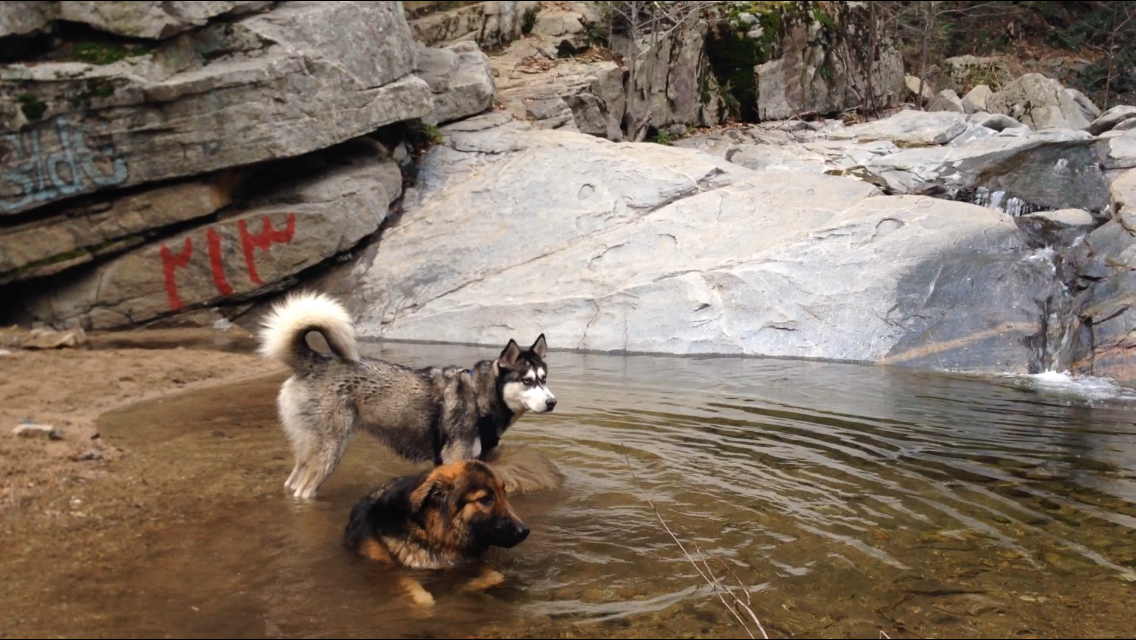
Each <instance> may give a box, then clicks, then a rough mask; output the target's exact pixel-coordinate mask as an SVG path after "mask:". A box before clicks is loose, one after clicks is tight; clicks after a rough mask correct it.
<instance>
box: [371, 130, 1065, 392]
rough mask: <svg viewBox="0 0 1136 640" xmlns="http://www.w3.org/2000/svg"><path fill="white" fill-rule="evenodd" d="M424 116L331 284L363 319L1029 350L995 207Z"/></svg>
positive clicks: (1005, 366)
mask: <svg viewBox="0 0 1136 640" xmlns="http://www.w3.org/2000/svg"><path fill="white" fill-rule="evenodd" d="M444 132H445V134H446V142H445V144H443V145H442V146H440V147H436V148H434V149H432V150H431V151H430V152H429V153H428V154H427V156H426V157H425V158H424V163H423V165H422V173H421V176H422V182H421V185H420V187H419V188H418V189H416V190H415V192H413V193H412V194H409V195H408V197H407V199H406V200H405V202H404V206H406V215H405V217H404V218H403V223H402V224H400V225H399V226H397V227H394V228H392V229H390V230H389V232H388V233H386V234H384V237H383V241H382V249H381V251H380V252H379V253H378V255H377V256H376V257H375V261H374V263H373V264H372V265H371V267H370V268H369V269H368V270H367V271H366V273H365V274H364V275H363V277H362V278H360V280H359V282H358V285H357V287H356V289H355V290H354V292H353V293H352V304H353V305H354V308H355V312H356V315H357V317H358V318H359V319H360V323H361V324H360V331H361V333H362V334H363V335H366V336H372V337H383V338H391V339H409V340H442V341H452V342H466V343H475V344H495V343H496V342H499V341H500V340H502V339H505V340H507V339H508V335H512V334H514V333H518V332H519V333H526V332H532V331H537V332H540V331H544V332H545V333H546V334H547V335H549V336H558V337H557V338H556V341H557V343H558V344H560V345H562V346H561V347H560V348H581V349H590V350H597V351H633V352H654V353H675V354H689V353H719V354H749V355H771V356H800V357H815V358H833V359H841V360H856V361H868V362H880V363H883V362H887V363H894V364H897V365H910V366H919V367H931V368H959V369H965V370H991V371H992V370H1017V371H1026V370H1029V369H1030V368H1031V367H1034V366H1036V362H1035V360H1036V355H1035V354H1036V350H1035V349H1034V348H1033V347H1032V346H1030V345H1031V344H1032V343H1031V342H1030V338H1031V336H1035V335H1037V334H1039V333H1043V332H1044V327H1043V325H1042V322H1041V320H1040V314H1039V310H1038V309H1039V305H1041V306H1044V304H1045V299H1046V298H1047V296H1049V295H1051V288H1052V286H1053V283H1054V280H1053V274H1052V265H1051V264H1050V263H1048V262H1046V261H1044V260H1034V259H1032V256H1033V255H1034V250H1033V249H1032V248H1031V246H1030V243H1029V240H1028V238H1027V236H1026V235H1025V234H1023V233H1022V232H1021V231H1020V230H1019V229H1018V228H1017V226H1016V225H1015V223H1014V221H1013V219H1011V218H1010V217H1009V216H1007V215H1006V214H1004V213H1000V212H996V211H993V210H991V209H987V208H982V207H978V206H975V205H970V204H965V203H958V202H949V201H944V200H939V199H934V198H927V197H921V196H903V197H886V196H883V195H882V194H880V192H879V191H878V189H876V188H875V187H874V186H872V185H871V184H869V183H867V182H865V181H862V180H859V179H856V178H852V177H835V176H827V175H824V174H823V173H822V172H819V171H818V172H815V173H808V172H787V171H785V170H783V169H780V168H777V167H773V166H770V167H765V168H762V169H759V170H749V169H746V168H744V167H742V166H740V165H737V164H734V163H730V162H727V161H725V159H723V158H718V157H715V156H712V155H709V154H706V153H703V152H699V151H695V150H691V149H676V148H672V147H666V146H661V145H650V144H640V145H616V144H612V143H610V142H606V141H603V140H599V139H597V138H594V137H590V136H586V135H582V134H578V133H570V132H561V131H534V130H532V129H530V128H529V127H527V126H523V125H520V124H518V123H515V122H511V121H509V120H508V119H507V118H503V117H501V116H495V117H480V118H476V119H472V120H467V121H463V122H461V123H458V124H456V125H453V126H451V127H446V128H444ZM547 175H556V176H558V179H557V180H556V181H555V182H554V183H550V182H548V181H547V180H546V178H545V176H547ZM790 176H791V179H789V178H790ZM486 180H489V181H491V182H492V183H493V184H495V185H498V186H497V188H495V189H493V190H485V189H484V188H483V187H482V186H481V185H483V184H484V181H486ZM457 203H461V206H457ZM427 221H428V223H427ZM475 239H477V244H478V246H479V247H480V248H481V250H479V251H477V252H475V253H470V252H465V253H463V254H462V255H463V256H464V257H463V258H462V259H460V260H454V259H451V256H453V255H457V254H458V253H459V252H460V250H461V248H462V247H468V246H472V245H471V244H470V243H473V242H474V240H475ZM486 243H488V245H487V244H486ZM1039 301H1040V302H1039Z"/></svg>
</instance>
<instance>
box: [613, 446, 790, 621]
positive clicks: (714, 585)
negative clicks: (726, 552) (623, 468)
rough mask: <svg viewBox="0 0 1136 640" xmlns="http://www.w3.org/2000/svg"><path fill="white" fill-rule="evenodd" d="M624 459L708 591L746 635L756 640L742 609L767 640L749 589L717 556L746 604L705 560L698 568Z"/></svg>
mask: <svg viewBox="0 0 1136 640" xmlns="http://www.w3.org/2000/svg"><path fill="white" fill-rule="evenodd" d="M624 458H625V459H626V460H627V468H628V469H630V470H631V478H632V480H634V481H635V486H636V487H638V489H639V493H640V494H642V495H643V499H644V500H646V501H647V504H649V505H650V506H651V510H652V511H654V512H655V517H656V518H658V519H659V523H660V524H662V525H663V529H666V532H667V533H668V534H670V536H671V539H672V540H674V541H675V544H677V545H678V548H679V549H681V550H682V554H683V555H684V556H686V559H687V560H689V561H690V564H691V565H692V566H693V567H694V570H695V571H697V572H698V575H700V576H702V579H703V580H705V581H706V584H708V585H710V589H711V590H712V591H714V593H715V595H717V596H718V599H719V600H721V601H722V605H723V606H725V607H726V609H728V610H729V611H730V613H732V614H733V615H734V618H735V619H736V620H737V621H738V624H740V625H742V628H743V629H745V631H746V633H747V634H749V637H751V638H757V636H755V635H753V631H751V630H750V628H749V625H748V624H746V622H745V619H744V618H742V616H741V613H740V611H739V610H741V609H744V610H745V612H746V613H748V614H749V616H750V617H751V618H752V619H753V621H754V622H755V623H756V624H757V628H758V630H759V631H761V637H762V638H765V639H766V640H769V635H768V634H766V633H765V627H763V626H762V624H761V621H760V620H758V618H757V614H755V613H754V612H753V609H751V608H750V607H749V604H748V603H747V602H748V601H749V597H750V596H749V589H747V588H746V587H745V584H743V583H742V581H741V580H740V579H738V577H737V574H734V572H733V570H731V569H730V568H729V566H728V565H726V563H725V562H723V561H722V560H721V559H720V558H717V556H714V555H713V554H710V555H711V557H714V558H715V559H717V560H718V561H719V562H721V563H722V565H723V566H725V567H726V570H727V571H729V572H730V573H731V574H734V579H736V580H737V581H738V585H739V586H741V589H742V591H743V592H744V593H745V594H746V600H747V602H742V601H741V599H740V598H738V597H737V596H736V595H734V592H733V591H732V590H730V588H729V587H726V586H725V585H723V584H722V583H721V582H719V581H718V577H717V576H715V575H714V572H713V570H711V569H710V564H709V563H708V562H707V561H706V559H705V558H702V567H705V571H703V568H702V567H699V566H698V562H697V561H696V560H695V559H694V558H693V557H692V556H691V555H690V552H688V551H687V550H686V546H685V545H684V544H683V543H682V540H679V538H678V536H677V535H675V532H674V531H672V530H671V528H670V526H668V525H667V521H666V520H664V519H663V514H661V513H659V509H658V508H657V507H656V506H655V503H654V502H652V501H651V498H650V497H648V496H647V492H646V491H644V490H643V486H642V485H640V484H639V478H638V477H637V476H636V475H635V469H634V467H632V466H631V458H630V457H629V456H627V454H624ZM694 548H695V550H696V551H698V555H699V557H700V558H701V557H702V550H701V549H700V548H698V545H695V546H694ZM723 591H725V592H726V593H728V594H730V597H731V598H733V599H734V606H730V603H729V602H726V597H725V596H724V595H722V592H723Z"/></svg>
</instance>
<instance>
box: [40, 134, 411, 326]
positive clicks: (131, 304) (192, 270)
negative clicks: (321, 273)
mask: <svg viewBox="0 0 1136 640" xmlns="http://www.w3.org/2000/svg"><path fill="white" fill-rule="evenodd" d="M388 164H389V163H388V162H387V161H386V160H385V159H381V158H378V157H373V158H372V159H370V160H359V161H356V162H353V163H351V164H349V165H346V166H343V167H338V168H334V169H330V170H328V171H327V172H325V173H323V174H318V175H315V176H311V177H309V178H307V179H304V180H301V181H299V182H298V183H296V184H294V185H292V186H289V187H287V188H285V189H284V190H282V191H278V192H276V193H274V194H273V197H272V198H271V199H270V200H271V202H270V203H266V204H264V205H262V206H257V207H254V208H252V209H250V210H246V211H243V212H239V213H238V214H237V215H233V216H231V217H225V218H223V219H222V220H219V221H217V222H213V223H210V224H207V225H204V226H200V227H197V228H195V229H193V230H191V231H188V232H183V233H179V234H175V235H172V236H170V237H167V238H165V239H163V240H161V241H159V242H154V243H153V244H149V245H146V246H144V247H142V248H140V249H136V250H134V251H131V252H129V253H126V254H124V255H122V256H121V257H118V258H115V259H113V260H111V261H109V262H107V263H104V264H102V265H100V266H99V267H98V268H96V269H93V270H90V271H88V272H85V273H84V274H82V275H80V276H79V277H77V278H74V279H71V280H70V281H69V282H66V283H63V284H61V285H59V286H57V287H55V288H52V289H48V290H46V291H43V292H42V293H40V294H38V295H33V296H32V297H31V298H30V299H29V300H28V301H27V302H26V306H27V308H28V310H29V314H30V315H31V319H32V320H39V321H44V322H47V323H49V324H52V325H55V326H76V325H78V326H82V327H84V328H88V329H115V328H121V327H128V326H132V325H137V324H140V323H145V322H147V321H150V320H154V319H157V318H163V317H167V316H172V315H177V314H182V313H186V312H189V311H192V310H194V309H199V308H202V307H206V306H212V305H216V304H222V303H232V302H237V301H241V300H246V299H248V298H250V297H252V296H254V295H260V294H263V293H267V292H272V291H278V290H280V289H282V288H286V287H287V286H290V285H292V284H294V283H295V278H294V277H295V276H296V275H297V274H299V273H301V272H303V271H304V270H305V269H308V268H310V267H313V266H315V265H317V264H319V263H321V262H323V261H325V260H327V259H329V258H331V257H333V256H335V255H338V254H339V253H342V252H344V251H346V250H348V249H350V248H352V247H354V246H355V245H356V244H358V243H359V241H360V240H362V239H363V238H366V237H368V236H370V235H371V234H373V233H374V232H375V231H376V230H378V227H379V224H380V223H381V222H382V221H383V220H384V219H385V217H386V214H387V210H388V205H389V203H390V201H391V200H392V199H393V197H394V195H391V194H388V193H387V188H386V187H384V182H385V181H384V180H381V179H379V176H380V175H382V174H383V172H384V167H386V166H387V165H388Z"/></svg>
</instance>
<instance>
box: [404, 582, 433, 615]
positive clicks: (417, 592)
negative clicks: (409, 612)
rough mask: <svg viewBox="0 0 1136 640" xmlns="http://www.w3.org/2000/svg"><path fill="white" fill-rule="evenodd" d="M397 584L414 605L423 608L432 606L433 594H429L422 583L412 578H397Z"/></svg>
mask: <svg viewBox="0 0 1136 640" xmlns="http://www.w3.org/2000/svg"><path fill="white" fill-rule="evenodd" d="M399 586H400V587H402V592H403V593H405V594H406V595H407V596H408V597H409V598H410V601H411V602H413V603H414V605H415V606H417V607H421V608H424V609H426V608H430V607H433V606H434V596H432V595H430V592H429V591H427V590H426V587H423V586H422V583H420V582H418V581H417V580H415V579H414V578H409V577H402V578H399Z"/></svg>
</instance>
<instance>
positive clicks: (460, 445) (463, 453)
mask: <svg viewBox="0 0 1136 640" xmlns="http://www.w3.org/2000/svg"><path fill="white" fill-rule="evenodd" d="M480 455H481V438H480V437H478V436H474V437H473V439H472V441H471V440H466V439H461V440H451V441H449V442H447V443H446V444H445V445H444V446H442V464H449V463H451V462H461V461H463V460H476V459H477V458H478V456H480Z"/></svg>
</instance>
